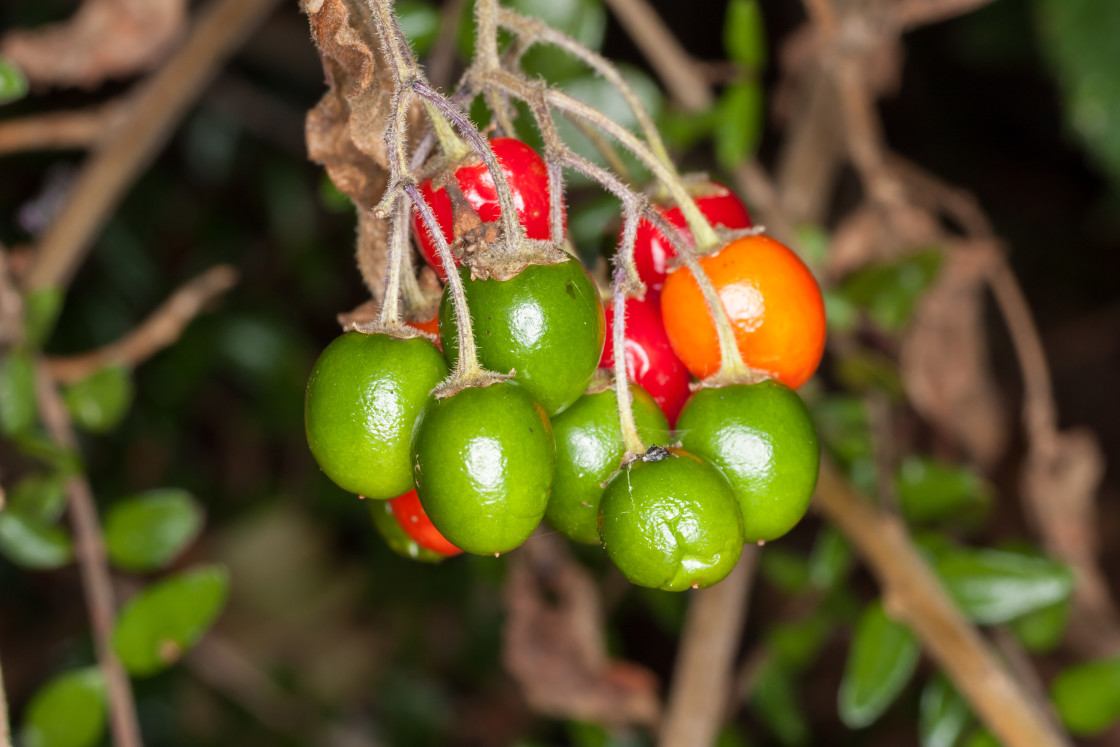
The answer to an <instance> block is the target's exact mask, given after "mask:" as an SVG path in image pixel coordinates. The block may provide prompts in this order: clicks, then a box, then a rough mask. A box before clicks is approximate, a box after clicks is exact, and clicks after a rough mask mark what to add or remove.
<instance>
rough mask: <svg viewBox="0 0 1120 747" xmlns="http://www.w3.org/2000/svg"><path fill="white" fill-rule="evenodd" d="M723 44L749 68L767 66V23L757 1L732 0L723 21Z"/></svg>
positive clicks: (728, 53)
mask: <svg viewBox="0 0 1120 747" xmlns="http://www.w3.org/2000/svg"><path fill="white" fill-rule="evenodd" d="M723 47H724V49H726V50H727V56H728V57H729V58H730V59H731V61H732V62H737V63H739V64H740V65H742V66H743V67H745V68H747V69H748V70H753V71H759V70H762V69H763V68H764V67H766V25H765V24H764V23H763V20H762V9H761V8H760V7H759V5H758V2H757V0H731V3H729V4H728V6H727V15H726V16H725V17H724V22H723Z"/></svg>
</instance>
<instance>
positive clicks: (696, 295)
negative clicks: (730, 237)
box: [661, 236, 825, 389]
mask: <svg viewBox="0 0 1120 747" xmlns="http://www.w3.org/2000/svg"><path fill="white" fill-rule="evenodd" d="M700 265H701V267H702V268H703V270H704V272H705V273H706V274H707V275H708V277H709V278H710V279H711V282H712V285H713V286H714V288H715V290H716V293H717V295H718V296H719V299H720V302H721V303H722V304H723V307H724V309H725V310H726V311H727V316H728V318H729V320H730V322H731V325H732V328H733V331H734V334H735V341H736V343H737V345H738V348H739V352H740V354H741V355H742V358H743V362H744V363H745V364H746V365H747V366H749V367H750V368H752V369H754V370H755V371H759V372H762V373H764V374H766V375H768V376H770V377H771V378H775V379H777V380H778V381H781V382H782V383H783V384H785V385H786V386H789V387H790V388H792V389H796V388H798V387H799V386H801V385H802V384H804V383H805V382H806V381H808V380H809V377H810V376H812V375H813V372H814V371H816V370H817V365H818V364H819V363H820V360H821V356H822V355H823V353H824V341H825V314H824V300H823V298H822V296H821V291H820V287H819V286H818V285H817V281H816V280H815V279H814V278H813V274H812V273H811V272H810V271H809V268H808V267H806V266H805V263H804V262H802V261H801V260H800V259H799V258H798V257H797V255H796V254H794V253H793V252H792V251H790V249H789V248H787V247H786V246H785V245H784V244H781V243H779V242H777V241H775V240H774V239H771V238H769V237H767V236H747V237H744V238H740V239H736V240H734V241H732V242H731V243H729V244H727V245H726V246H725V247H723V248H722V249H720V250H719V251H718V252H715V253H713V254H709V255H707V256H704V257H701V258H700ZM661 312H662V318H663V319H664V321H665V331H666V333H667V334H668V336H669V342H670V343H671V344H672V346H673V351H674V352H676V354H677V356H678V357H679V358H680V359H681V360H682V361H683V362H684V364H685V365H686V366H687V367H688V370H689V371H691V372H692V375H693V376H696V377H697V378H700V379H703V378H707V377H709V376H711V375H713V374H715V373H716V372H717V371H719V368H720V362H721V361H720V353H719V340H718V337H717V334H716V328H715V323H714V322H713V321H712V316H711V313H710V310H709V309H708V306H707V304H706V303H705V302H704V296H703V294H702V293H701V291H700V286H699V285H698V284H697V282H696V278H694V277H693V275H692V272H691V271H690V270H689V269H688V268H687V267H680V268H678V269H676V270H674V271H673V272H671V273H670V274H669V276H668V277H667V278H666V280H665V287H664V289H663V290H662V294H661Z"/></svg>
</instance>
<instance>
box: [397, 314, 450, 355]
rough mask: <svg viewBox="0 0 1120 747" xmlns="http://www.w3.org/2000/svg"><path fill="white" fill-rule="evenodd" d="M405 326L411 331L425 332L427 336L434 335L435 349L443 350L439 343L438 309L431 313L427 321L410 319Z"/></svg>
mask: <svg viewBox="0 0 1120 747" xmlns="http://www.w3.org/2000/svg"><path fill="white" fill-rule="evenodd" d="M405 324H407V325H408V326H409V327H412V328H413V329H418V330H420V331H421V332H427V333H428V334H429V335H434V336H435V338H436V339H435V340H434V342H435V345H436V347H437V348H439V349H440V350H441V351H442V350H443V344H442V343H441V342H440V341H439V310H438V309H437V310H435V311H433V312H432V315H431V316H430V317H429V318H427V319H412V320H409V321H407V322H405Z"/></svg>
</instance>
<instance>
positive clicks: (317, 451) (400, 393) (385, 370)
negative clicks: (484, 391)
mask: <svg viewBox="0 0 1120 747" xmlns="http://www.w3.org/2000/svg"><path fill="white" fill-rule="evenodd" d="M447 371H448V369H447V363H446V362H445V361H444V359H443V356H442V355H440V353H439V351H438V350H436V347H435V345H433V344H432V343H431V342H429V341H428V340H426V339H424V338H422V337H411V338H408V339H399V338H396V337H392V336H390V335H388V334H365V333H362V332H347V333H345V334H343V335H341V336H340V337H337V338H336V339H335V340H334V341H333V342H332V343H331V344H330V345H328V346H327V348H326V349H325V350H324V351H323V353H322V354H321V355H320V356H319V359H318V360H317V361H316V362H315V367H314V368H313V369H312V371H311V377H310V379H309V380H308V382H307V394H306V398H305V400H304V421H305V426H306V431H307V443H308V444H309V445H310V447H311V453H312V455H314V457H315V461H316V462H318V463H319V466H320V467H321V468H322V470H323V472H325V473H326V475H327V477H329V478H331V480H333V481H334V482H335V483H336V484H337V485H338V486H339V487H340V488H342V489H343V490H348V491H350V492H351V493H358V494H361V495H364V496H366V497H367V498H372V499H375V500H386V499H389V498H393V497H396V496H398V495H400V494H401V493H404V492H407V491H408V490H411V489H412V462H411V458H410V454H409V439H410V438H411V436H412V430H413V426H414V425H415V423H416V420H417V418H418V417H419V416H420V414H421V412H423V410H424V409H425V408H426V407H428V406H429V405H430V404H431V403H432V397H431V395H430V394H429V393H430V392H431V390H432V389H433V388H434V387H435V386H436V385H437V384H439V383H440V381H441V380H443V378H444V377H446V376H447Z"/></svg>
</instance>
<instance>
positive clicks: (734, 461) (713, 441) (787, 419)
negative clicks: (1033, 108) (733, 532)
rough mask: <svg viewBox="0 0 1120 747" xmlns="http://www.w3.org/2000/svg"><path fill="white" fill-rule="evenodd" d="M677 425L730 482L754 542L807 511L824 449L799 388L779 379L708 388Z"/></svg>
mask: <svg viewBox="0 0 1120 747" xmlns="http://www.w3.org/2000/svg"><path fill="white" fill-rule="evenodd" d="M677 427H678V428H679V429H680V434H681V445H682V446H683V447H684V448H685V449H687V450H689V451H690V452H692V453H694V454H696V455H697V456H699V457H701V458H702V459H705V460H706V461H708V462H709V463H711V464H712V465H713V466H714V467H716V468H717V469H718V470H719V471H720V472H721V473H722V474H723V476H724V477H725V478H726V479H727V482H728V483H729V484H730V485H731V489H732V490H733V491H734V493H735V497H736V498H737V499H738V501H739V505H740V507H741V509H742V512H743V531H744V535H745V537H746V540H747V542H759V541H769V540H773V539H777V538H778V537H781V536H782V535H783V534H785V533H786V532H788V531H789V530H790V529H792V528H793V526H794V525H795V524H797V522H798V521H800V520H801V517H802V516H804V515H805V511H806V510H807V509H808V507H809V501H810V499H811V498H812V497H813V489H814V488H815V487H816V484H817V472H818V469H819V468H820V450H819V447H818V445H817V433H816V429H815V428H814V427H813V420H812V418H811V416H810V415H809V410H808V408H806V407H805V403H804V402H802V401H801V397H799V396H797V392H795V391H793V390H792V389H790V388H789V387H787V386H785V385H784V384H781V383H779V382H777V381H764V382H761V383H758V384H751V385H732V386H724V387H712V388H706V389H701V390H700V391H698V392H696V393H695V394H693V395H692V397H691V398H690V399H689V400H688V403H687V404H685V407H684V410H683V411H682V412H681V416H680V419H679V420H678V421H677Z"/></svg>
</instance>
